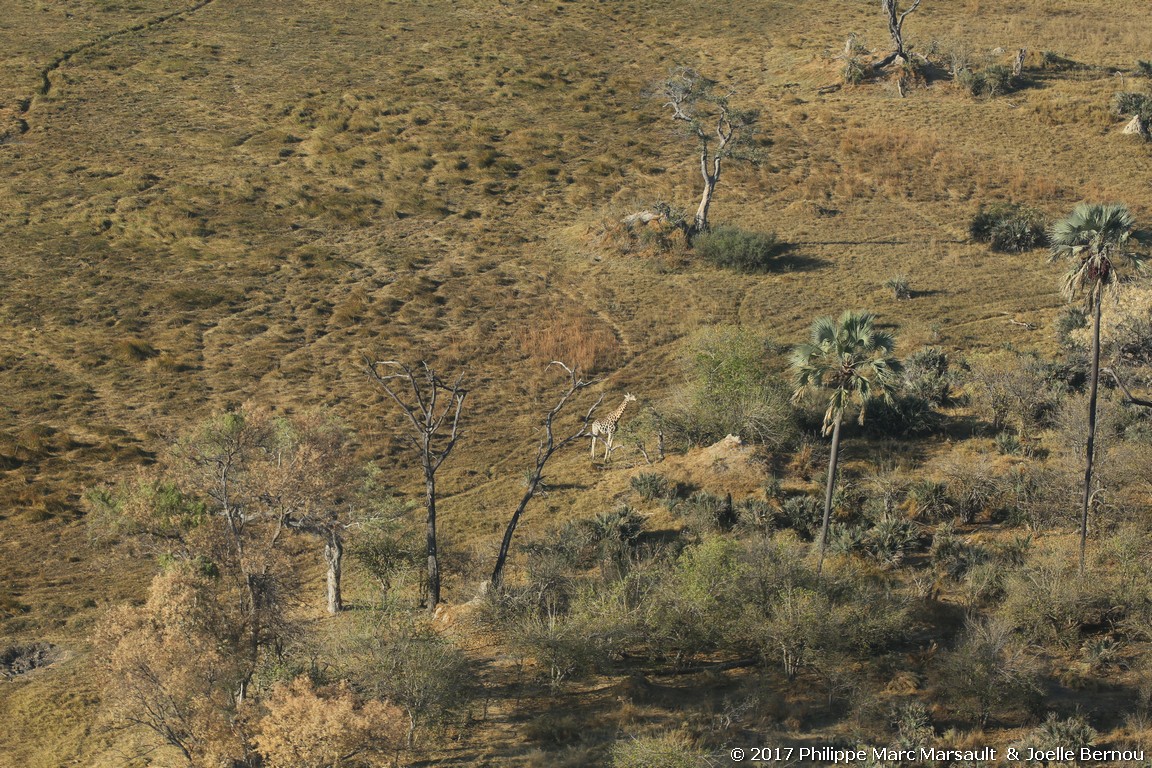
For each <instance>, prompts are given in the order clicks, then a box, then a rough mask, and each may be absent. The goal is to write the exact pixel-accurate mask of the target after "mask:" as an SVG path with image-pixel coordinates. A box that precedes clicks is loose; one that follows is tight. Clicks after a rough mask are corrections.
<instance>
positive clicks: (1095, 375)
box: [1080, 285, 1103, 576]
mask: <svg viewBox="0 0 1152 768" xmlns="http://www.w3.org/2000/svg"><path fill="white" fill-rule="evenodd" d="M1095 293H1096V296H1095V307H1094V311H1093V314H1092V372H1091V373H1090V374H1089V383H1088V441H1087V446H1086V447H1085V450H1084V453H1085V454H1086V457H1087V459H1088V461H1087V465H1086V466H1085V468H1084V503H1083V506H1082V507H1081V509H1080V575H1081V576H1083V575H1084V555H1085V551H1086V549H1087V547H1088V506H1089V504H1090V503H1091V501H1092V460H1093V457H1094V454H1095V448H1096V390H1097V387H1098V385H1099V383H1100V305H1101V300H1102V299H1103V295H1102V293H1103V291H1101V290H1100V286H1099V285H1097V286H1096V291H1095Z"/></svg>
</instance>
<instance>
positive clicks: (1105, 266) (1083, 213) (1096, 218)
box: [1048, 204, 1143, 574]
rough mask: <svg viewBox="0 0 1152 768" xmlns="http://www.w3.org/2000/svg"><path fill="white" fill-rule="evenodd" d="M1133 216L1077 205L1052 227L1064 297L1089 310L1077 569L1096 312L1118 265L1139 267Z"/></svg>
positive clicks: (1096, 363)
mask: <svg viewBox="0 0 1152 768" xmlns="http://www.w3.org/2000/svg"><path fill="white" fill-rule="evenodd" d="M1135 225H1136V220H1135V218H1134V217H1133V216H1132V213H1131V212H1130V211H1129V210H1128V208H1127V207H1126V206H1123V205H1119V204H1092V205H1089V204H1081V205H1078V206H1076V207H1075V208H1074V209H1073V210H1072V213H1071V214H1070V215H1069V216H1068V217H1067V218H1065V219H1062V220H1060V221H1058V222H1056V223H1055V224H1053V225H1052V228H1051V229H1050V230H1049V232H1048V238H1049V240H1050V241H1051V244H1052V247H1051V260H1053V261H1055V260H1057V259H1067V260H1068V262H1069V265H1068V272H1067V273H1066V274H1065V276H1064V283H1063V286H1062V292H1063V294H1064V296H1065V298H1067V299H1068V300H1069V301H1071V300H1073V299H1074V298H1076V297H1078V296H1079V297H1082V300H1083V302H1084V304H1085V307H1086V309H1087V310H1088V311H1090V312H1091V313H1092V352H1091V366H1092V367H1091V371H1090V373H1089V376H1088V434H1087V441H1086V445H1085V449H1084V452H1085V458H1086V463H1085V468H1084V495H1083V499H1082V504H1081V508H1080V573H1081V574H1083V573H1084V556H1085V549H1086V548H1087V544H1088V507H1089V505H1090V504H1091V500H1092V465H1093V459H1094V456H1095V448H1096V395H1097V390H1098V387H1099V384H1100V315H1101V307H1102V304H1103V298H1104V292H1105V291H1106V290H1115V288H1116V286H1117V285H1118V284H1119V282H1120V280H1121V278H1122V276H1123V274H1122V273H1123V269H1124V268H1125V267H1128V266H1131V267H1134V268H1135V269H1142V266H1143V265H1142V263H1141V260H1140V259H1139V257H1137V256H1136V254H1134V253H1132V252H1131V251H1129V250H1128V247H1127V246H1128V241H1129V238H1130V237H1131V235H1132V228H1133V227H1134V226H1135Z"/></svg>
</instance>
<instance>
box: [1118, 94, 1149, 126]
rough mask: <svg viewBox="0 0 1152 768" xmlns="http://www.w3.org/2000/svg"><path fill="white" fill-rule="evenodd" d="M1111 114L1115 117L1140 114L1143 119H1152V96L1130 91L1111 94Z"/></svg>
mask: <svg viewBox="0 0 1152 768" xmlns="http://www.w3.org/2000/svg"><path fill="white" fill-rule="evenodd" d="M1112 114H1113V115H1115V116H1116V117H1132V116H1133V115H1140V116H1141V117H1143V118H1144V119H1145V120H1152V96H1149V95H1148V94H1146V93H1132V92H1121V93H1116V94H1113V96H1112Z"/></svg>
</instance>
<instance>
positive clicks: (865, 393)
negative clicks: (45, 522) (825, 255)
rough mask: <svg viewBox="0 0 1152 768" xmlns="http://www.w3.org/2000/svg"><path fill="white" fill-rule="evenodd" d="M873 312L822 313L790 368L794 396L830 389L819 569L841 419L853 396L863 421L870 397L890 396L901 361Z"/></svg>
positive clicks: (833, 486)
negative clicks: (828, 452)
mask: <svg viewBox="0 0 1152 768" xmlns="http://www.w3.org/2000/svg"><path fill="white" fill-rule="evenodd" d="M875 319H876V316H875V315H874V314H872V313H870V312H852V311H848V312H845V313H844V314H842V315H841V316H840V319H839V320H833V319H832V318H831V317H822V318H820V319H819V320H817V321H816V322H814V323H813V324H812V331H811V339H810V340H809V341H808V342H806V343H804V344H800V345H798V346H797V347H796V348H795V349H794V350H792V372H793V376H794V377H795V382H796V392H795V394H794V395H793V399H794V400H798V399H800V398H801V397H803V395H804V393H805V392H808V391H810V390H829V391H831V395H830V397H829V398H828V410H827V412H826V413H825V414H824V434H825V435H828V434H831V435H832V454H831V457H830V459H829V460H828V488H827V490H826V493H825V495H824V523H823V525H822V526H821V529H820V559H819V561H818V562H817V565H816V575H817V576H819V575H820V572H821V571H822V570H823V568H824V551H825V550H826V549H827V546H828V522H829V520H830V518H831V515H832V494H833V492H834V491H835V489H836V463H837V461H838V459H839V456H840V425H841V423H842V422H843V421H844V411H845V410H846V409H847V408H848V406H849V405H850V404H851V403H852V402H853V401H855V402H856V403H858V404H859V405H860V418H859V421H860V423H861V424H863V423H864V411H865V408H866V407H867V403H868V401H869V400H870V399H872V398H875V397H882V398H884V399H885V400H891V399H892V393H893V391H894V390H895V388H896V383H897V377H898V375H899V373H900V370H901V365H900V361H898V360H896V359H895V358H894V357H891V354H892V350H893V348H894V347H895V346H896V337H895V336H893V335H892V334H891V333H888V332H887V331H878V330H876V328H875V327H874V321H875Z"/></svg>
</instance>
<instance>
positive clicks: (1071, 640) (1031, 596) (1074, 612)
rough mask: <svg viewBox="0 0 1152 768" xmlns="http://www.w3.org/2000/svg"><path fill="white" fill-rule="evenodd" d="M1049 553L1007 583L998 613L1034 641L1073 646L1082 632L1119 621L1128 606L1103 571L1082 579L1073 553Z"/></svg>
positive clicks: (1078, 640) (1096, 629)
mask: <svg viewBox="0 0 1152 768" xmlns="http://www.w3.org/2000/svg"><path fill="white" fill-rule="evenodd" d="M1060 554H1061V553H1055V552H1052V553H1047V554H1046V556H1044V557H1040V558H1034V561H1033V562H1032V563H1030V564H1029V566H1028V567H1027V568H1025V569H1023V570H1021V571H1020V572H1019V573H1016V574H1014V575H1013V576H1012V577H1010V578H1009V579H1008V580H1007V583H1006V584H1005V590H1006V597H1005V599H1004V604H1003V605H1002V606H1001V611H1000V612H1001V616H1002V617H1003V619H1004V621H1005V622H1007V624H1008V625H1009V626H1011V627H1012V628H1013V629H1014V630H1015V631H1016V632H1018V633H1019V634H1020V635H1022V636H1023V637H1026V638H1028V639H1030V640H1032V641H1034V642H1039V643H1055V644H1059V645H1065V646H1071V645H1076V644H1079V643H1080V642H1081V640H1082V635H1083V633H1085V632H1089V631H1098V630H1101V629H1103V628H1107V627H1110V626H1113V625H1117V624H1118V623H1119V622H1120V621H1121V620H1122V619H1123V618H1124V616H1125V615H1126V613H1127V612H1128V609H1129V606H1128V605H1127V604H1126V602H1127V601H1125V600H1124V599H1123V596H1122V595H1120V594H1119V593H1118V591H1117V590H1115V589H1114V584H1112V583H1111V580H1110V579H1108V578H1106V576H1105V574H1103V573H1097V574H1095V577H1093V578H1080V577H1078V576H1077V574H1076V561H1075V558H1064V557H1060Z"/></svg>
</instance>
